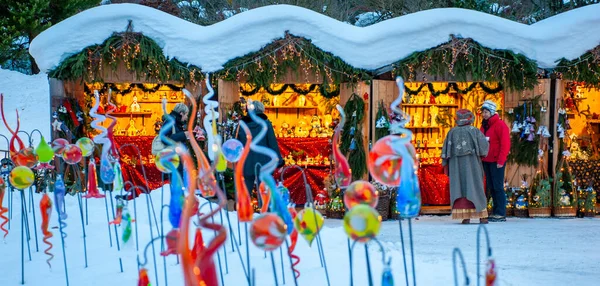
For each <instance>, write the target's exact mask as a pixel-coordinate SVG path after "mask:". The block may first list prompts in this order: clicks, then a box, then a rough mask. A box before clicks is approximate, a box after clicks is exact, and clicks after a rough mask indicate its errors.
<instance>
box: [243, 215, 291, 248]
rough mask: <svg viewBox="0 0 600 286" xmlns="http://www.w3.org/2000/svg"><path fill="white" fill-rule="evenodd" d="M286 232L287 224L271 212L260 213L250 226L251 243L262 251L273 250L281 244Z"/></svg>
mask: <svg viewBox="0 0 600 286" xmlns="http://www.w3.org/2000/svg"><path fill="white" fill-rule="evenodd" d="M286 234H287V226H286V225H285V223H284V222H283V220H282V219H281V218H280V217H279V216H278V215H276V214H273V213H266V214H262V215H260V216H259V217H257V218H256V219H255V220H254V222H252V225H251V226H250V238H251V239H252V243H254V245H256V247H258V248H260V249H261V250H264V251H273V250H275V249H277V248H278V247H279V246H281V244H282V243H283V240H284V239H285V236H286Z"/></svg>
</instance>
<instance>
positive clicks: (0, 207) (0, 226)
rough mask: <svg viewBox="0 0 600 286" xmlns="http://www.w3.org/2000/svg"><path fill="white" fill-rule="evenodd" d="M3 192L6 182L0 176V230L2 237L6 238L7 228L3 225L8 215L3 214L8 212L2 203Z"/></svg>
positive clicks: (6, 221)
mask: <svg viewBox="0 0 600 286" xmlns="http://www.w3.org/2000/svg"><path fill="white" fill-rule="evenodd" d="M5 192H6V182H5V181H4V178H2V177H1V176H0V218H1V219H2V222H1V223H0V230H2V231H3V232H4V239H6V236H7V235H8V230H7V229H6V228H5V227H4V226H5V225H6V224H7V223H8V217H7V216H5V214H6V213H8V208H5V207H4V205H3V204H2V203H3V201H4V193H5Z"/></svg>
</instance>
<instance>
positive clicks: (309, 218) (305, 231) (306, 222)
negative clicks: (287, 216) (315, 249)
mask: <svg viewBox="0 0 600 286" xmlns="http://www.w3.org/2000/svg"><path fill="white" fill-rule="evenodd" d="M323 221H324V219H323V215H321V213H320V212H318V211H315V210H314V209H313V208H304V209H303V210H301V211H300V212H299V213H298V215H297V216H296V218H295V219H294V225H295V227H296V230H298V233H300V235H302V237H304V239H305V240H306V242H308V245H309V246H310V245H312V242H313V240H314V239H315V237H316V236H317V234H318V233H319V231H321V228H322V227H323Z"/></svg>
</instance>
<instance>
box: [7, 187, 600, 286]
mask: <svg viewBox="0 0 600 286" xmlns="http://www.w3.org/2000/svg"><path fill="white" fill-rule="evenodd" d="M167 190H168V189H167ZM6 196H7V197H6V198H5V203H4V205H5V207H6V206H9V207H10V205H9V204H8V194H7V195H6ZM150 197H151V198H152V201H153V204H154V206H155V207H156V212H157V215H158V211H159V206H160V205H161V190H156V191H154V192H153V193H152V196H150ZM40 198H41V195H40V194H34V195H33V199H34V201H35V205H34V206H36V208H35V212H36V216H37V220H36V224H37V229H36V232H37V235H38V246H39V251H37V248H36V243H35V236H34V234H33V229H34V228H33V225H31V226H30V230H31V231H32V233H31V236H32V238H31V240H30V247H31V261H30V260H29V258H28V249H27V244H25V248H24V253H25V256H24V257H25V265H24V266H25V277H26V278H25V283H26V285H65V284H66V283H65V274H64V266H63V255H62V250H61V242H60V235H59V232H58V229H52V232H53V233H54V236H53V237H52V238H51V239H50V241H51V242H52V244H53V245H54V248H53V249H52V250H51V252H52V253H53V254H54V255H55V257H54V259H53V260H52V261H51V263H52V269H50V268H48V265H47V264H46V259H47V256H46V255H45V254H44V253H43V250H44V249H45V248H46V245H45V244H43V242H42V241H41V232H40V230H39V227H40V216H39V208H38V207H37V206H38V205H39V200H40ZM147 198H149V197H147V196H142V197H140V198H138V199H137V200H136V206H135V207H136V210H137V221H138V222H137V231H138V233H137V234H138V241H139V249H140V252H137V251H136V237H135V234H136V233H135V229H134V233H133V236H132V239H131V240H130V241H129V242H128V244H126V245H120V246H121V252H118V251H117V247H116V241H115V240H114V228H111V232H113V237H112V244H113V246H112V247H110V244H109V231H108V227H107V218H106V208H105V201H104V199H91V200H89V201H88V217H89V224H88V225H86V227H85V230H86V243H87V257H88V267H87V268H85V262H84V251H83V249H84V244H83V242H84V241H83V235H82V223H81V217H80V215H79V206H78V203H77V199H76V197H71V196H68V198H67V213H68V214H69V218H68V219H67V221H66V222H67V224H68V227H67V228H66V232H67V234H68V237H67V238H66V241H65V244H66V257H67V263H68V272H69V282H70V285H90V286H91V285H109V283H110V284H113V285H135V284H136V280H137V264H136V257H137V254H138V253H141V250H143V249H144V246H145V245H146V244H147V243H148V241H149V240H150V235H149V233H150V230H149V229H150V228H149V224H148V209H147V204H146V199H147ZM13 200H14V203H13V220H12V221H11V229H10V234H9V235H8V237H7V238H6V240H5V243H3V244H0V253H1V254H2V259H0V269H2V273H3V275H1V276H0V285H19V284H20V281H21V280H20V279H21V244H20V241H21V232H20V229H21V228H20V214H21V209H20V207H19V202H20V194H19V193H15V194H14V195H13ZM26 200H28V201H29V200H30V196H29V195H27V196H26ZM83 201H84V216H85V199H84V200H83ZM164 202H168V191H167V192H165V197H164ZM29 205H30V204H29V203H28V209H29ZM108 206H109V211H110V203H108ZM129 208H130V211H131V212H133V211H134V206H133V203H130V204H129ZM28 211H29V210H28ZM27 214H28V215H30V217H29V223H30V224H32V223H33V220H32V217H31V213H30V212H28V213H27ZM225 217H226V216H225V215H223V222H224V224H225V225H227V223H226V219H225ZM235 217H236V214H235V213H230V218H231V221H232V224H233V227H234V234H235V235H236V236H237V223H236V222H235ZM112 218H113V216H112V214H111V215H110V219H111V220H112ZM217 219H219V217H217ZM158 220H159V222H160V216H158ZM164 221H165V225H164V229H165V232H167V231H169V230H170V226H169V224H168V220H167V214H166V212H165V216H164ZM341 224H342V222H341V220H329V219H328V220H326V223H325V225H326V227H325V228H324V229H323V231H322V232H321V234H322V241H323V247H324V249H325V257H326V262H327V268H328V272H329V277H330V282H331V285H349V265H348V261H349V260H348V250H347V240H346V235H345V233H344V231H343V228H342V227H341ZM57 225H58V224H57V221H56V213H53V214H52V219H51V223H50V226H51V228H52V227H57ZM134 225H135V224H134ZM154 227H155V228H154V229H153V233H154V235H155V236H156V234H157V231H156V225H154ZM159 229H160V226H159ZM404 230H405V231H406V228H404ZM413 230H414V238H413V241H414V247H415V261H416V271H417V281H418V284H419V285H451V284H452V283H453V282H452V281H453V274H452V273H453V272H452V250H453V248H454V247H459V248H460V249H461V250H462V251H463V254H464V255H465V259H466V263H467V270H468V273H469V277H470V279H471V281H472V282H474V279H475V271H476V268H475V260H476V259H475V257H476V256H475V255H476V253H475V245H476V244H475V243H476V242H475V236H476V232H477V225H475V224H473V225H460V224H458V223H457V222H456V221H452V220H450V219H449V217H447V216H442V217H429V216H428V217H421V218H419V219H418V220H417V221H414V223H413ZM488 230H489V232H490V239H491V243H492V247H493V254H494V257H495V258H496V263H497V271H498V274H499V285H566V284H568V283H574V284H575V283H577V284H580V283H586V282H588V283H590V282H593V281H595V280H596V279H595V278H594V277H597V276H596V275H597V273H598V272H599V271H600V265H599V263H598V262H600V254H598V252H597V251H596V246H597V243H598V242H597V239H596V238H597V237H599V236H600V219H509V220H508V222H506V223H495V224H489V225H488ZM118 232H119V236H120V235H121V233H122V230H121V229H120V228H119V229H118ZM204 234H205V241H206V240H208V239H210V238H211V237H212V233H211V232H205V233H204ZM241 234H242V238H244V226H243V225H242V226H241ZM378 238H379V240H380V241H381V242H382V244H383V245H384V248H385V249H386V252H387V254H388V255H391V257H392V269H393V273H394V277H395V279H396V284H397V285H403V281H404V273H403V272H404V271H403V267H402V254H401V244H400V242H399V232H398V223H397V222H396V221H387V222H384V223H383V227H382V229H381V233H380V235H379V237H378ZM250 244H251V243H250ZM155 246H156V249H155V251H156V253H157V256H156V263H157V268H158V272H157V273H156V274H155V271H154V264H153V262H152V261H153V259H152V255H151V253H152V248H149V251H148V258H149V264H148V265H147V266H146V267H147V268H148V269H149V276H150V279H151V282H152V285H166V284H165V280H164V279H165V278H164V271H163V268H164V267H165V265H164V263H165V260H163V259H162V257H160V256H158V252H160V243H157V244H155ZM369 246H370V248H369V253H370V258H371V261H370V262H371V266H372V271H373V275H374V282H375V285H381V284H380V282H379V281H380V277H381V271H382V265H381V254H380V251H379V247H377V246H376V245H375V244H369ZM245 249H246V243H245V241H243V244H242V246H240V250H241V251H242V254H243V257H244V260H245V251H246V250H245ZM226 252H227V260H228V266H229V274H225V260H224V259H225V257H224V255H223V254H224V252H223V251H220V259H221V263H222V265H223V271H224V281H225V285H244V284H245V282H244V281H245V280H244V272H243V270H242V269H241V267H240V259H239V257H238V253H237V252H232V249H231V243H230V241H229V240H228V241H227V244H226ZM250 253H251V262H250V263H251V267H252V268H254V269H255V271H256V278H257V280H256V281H257V285H274V284H275V283H274V280H273V274H272V266H271V262H270V256H267V258H264V253H263V252H262V251H260V250H258V249H257V248H256V247H255V246H254V245H252V244H251V246H250ZM295 253H296V254H298V255H299V256H300V257H301V262H300V264H299V266H298V269H299V270H300V272H301V277H300V278H299V280H298V283H299V285H313V286H316V285H327V283H326V279H325V274H324V269H323V268H321V267H320V263H319V257H318V253H317V245H316V243H313V246H312V248H310V247H309V246H308V244H307V243H306V242H305V241H304V240H303V239H302V238H299V241H298V246H297V249H296V251H295ZM364 253H365V252H364V248H363V246H362V245H360V244H358V245H357V247H356V250H355V257H354V273H355V274H354V277H355V280H354V282H355V285H368V282H367V273H366V266H365V265H366V263H365V255H364ZM482 253H483V252H482ZM274 254H275V263H276V267H277V275H278V280H279V284H280V285H281V284H282V282H283V281H282V276H281V259H280V257H279V251H275V252H274ZM482 255H483V254H482ZM119 257H121V259H122V262H123V273H121V272H120V266H119ZM142 260H143V259H142ZM215 261H216V262H217V263H218V258H217V257H215ZM283 262H284V271H285V279H286V284H287V285H293V281H291V280H290V279H291V272H290V268H289V263H288V262H289V260H288V258H287V257H286V256H284V258H283ZM166 269H167V279H168V284H169V285H182V284H183V281H182V275H181V269H180V266H179V265H177V261H176V259H175V257H172V256H171V257H168V258H167V259H166ZM409 271H410V270H409ZM482 272H483V270H482ZM155 277H158V280H157V279H156V278H155ZM460 281H463V280H462V278H460ZM460 284H463V283H462V282H461V283H460Z"/></svg>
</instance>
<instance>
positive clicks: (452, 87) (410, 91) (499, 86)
mask: <svg viewBox="0 0 600 286" xmlns="http://www.w3.org/2000/svg"><path fill="white" fill-rule="evenodd" d="M488 84H489V83H485V82H473V83H471V84H469V85H468V86H467V88H465V89H461V88H460V87H459V86H458V83H456V82H449V83H448V84H447V85H446V87H445V88H444V89H441V90H435V87H434V86H433V83H431V82H424V83H421V85H420V86H419V87H418V88H417V89H414V90H413V89H410V88H409V87H408V86H407V85H406V84H405V85H404V91H406V93H407V94H408V95H410V96H413V95H417V94H419V93H420V92H421V90H423V88H425V87H427V89H429V93H431V94H432V95H433V96H434V97H438V96H439V95H442V94H448V93H450V92H453V91H456V92H458V93H461V94H467V93H469V92H471V91H472V90H474V89H475V88H477V86H479V87H481V89H482V90H483V91H484V92H485V93H487V94H496V93H498V92H501V91H502V90H503V86H502V84H500V83H498V84H496V87H490V86H488Z"/></svg>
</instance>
